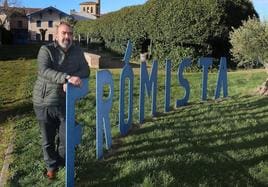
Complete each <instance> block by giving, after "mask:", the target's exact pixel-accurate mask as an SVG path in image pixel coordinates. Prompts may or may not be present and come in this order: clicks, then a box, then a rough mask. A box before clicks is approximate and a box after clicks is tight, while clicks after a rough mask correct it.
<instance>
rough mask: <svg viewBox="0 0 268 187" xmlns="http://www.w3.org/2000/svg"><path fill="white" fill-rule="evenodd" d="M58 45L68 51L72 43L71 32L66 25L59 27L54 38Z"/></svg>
mask: <svg viewBox="0 0 268 187" xmlns="http://www.w3.org/2000/svg"><path fill="white" fill-rule="evenodd" d="M56 40H57V42H58V44H59V45H60V46H61V47H62V48H63V49H64V50H68V49H69V48H70V46H71V45H72V43H73V30H72V28H70V27H69V26H67V25H60V26H59V27H58V32H57V36H56Z"/></svg>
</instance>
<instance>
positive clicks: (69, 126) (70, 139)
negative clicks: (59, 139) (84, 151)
mask: <svg viewBox="0 0 268 187" xmlns="http://www.w3.org/2000/svg"><path fill="white" fill-rule="evenodd" d="M87 93H88V79H82V87H81V88H79V87H75V86H73V85H71V84H69V83H68V84H67V92H66V160H65V165H66V176H65V177H66V186H67V187H68V186H70V187H72V186H74V157H75V146H76V145H78V144H79V143H80V141H81V137H82V134H81V133H82V132H81V131H82V130H81V126H80V125H79V124H76V123H75V101H76V100H77V99H80V98H82V97H83V96H85V95H86V94H87Z"/></svg>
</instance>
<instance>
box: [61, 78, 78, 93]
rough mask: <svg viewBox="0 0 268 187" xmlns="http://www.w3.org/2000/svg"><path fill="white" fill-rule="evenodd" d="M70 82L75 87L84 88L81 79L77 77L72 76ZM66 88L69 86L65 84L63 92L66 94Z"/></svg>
mask: <svg viewBox="0 0 268 187" xmlns="http://www.w3.org/2000/svg"><path fill="white" fill-rule="evenodd" d="M68 82H69V83H71V84H72V85H74V86H78V87H81V86H82V80H81V79H80V77H77V76H71V77H70V78H69V79H68ZM66 88H67V84H66V83H64V84H63V91H64V92H66Z"/></svg>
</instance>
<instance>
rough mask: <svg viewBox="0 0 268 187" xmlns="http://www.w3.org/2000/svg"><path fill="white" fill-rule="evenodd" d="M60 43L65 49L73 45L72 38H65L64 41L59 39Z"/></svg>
mask: <svg viewBox="0 0 268 187" xmlns="http://www.w3.org/2000/svg"><path fill="white" fill-rule="evenodd" d="M58 43H59V45H60V46H61V47H62V48H63V49H66V50H67V49H69V48H70V47H71V45H72V42H71V40H69V39H64V40H62V41H58Z"/></svg>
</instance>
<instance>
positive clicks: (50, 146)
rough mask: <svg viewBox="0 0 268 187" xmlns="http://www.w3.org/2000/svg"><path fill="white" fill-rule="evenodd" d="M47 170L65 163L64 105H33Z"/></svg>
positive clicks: (54, 168)
mask: <svg viewBox="0 0 268 187" xmlns="http://www.w3.org/2000/svg"><path fill="white" fill-rule="evenodd" d="M34 111H35V114H36V117H37V120H38V122H39V126H40V131H41V135H42V148H43V154H44V160H45V163H46V167H47V170H49V171H51V170H56V169H57V168H58V167H59V166H60V165H64V163H65V131H66V129H65V121H66V120H65V106H34Z"/></svg>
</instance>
